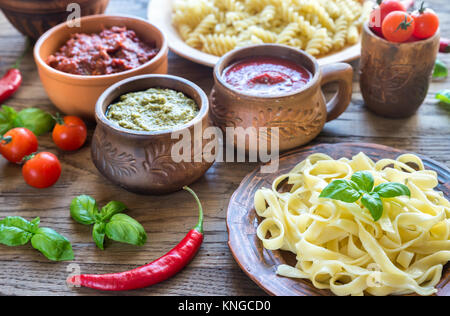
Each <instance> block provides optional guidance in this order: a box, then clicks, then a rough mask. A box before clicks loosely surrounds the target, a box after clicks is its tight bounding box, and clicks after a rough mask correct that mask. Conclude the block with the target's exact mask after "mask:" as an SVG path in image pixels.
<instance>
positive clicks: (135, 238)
mask: <svg viewBox="0 0 450 316" xmlns="http://www.w3.org/2000/svg"><path fill="white" fill-rule="evenodd" d="M105 233H106V236H108V238H109V239H112V240H115V241H118V242H123V243H127V244H131V245H136V246H142V245H144V244H145V242H146V241H147V234H146V232H145V229H144V227H142V225H141V224H139V223H138V222H137V221H136V220H134V219H133V218H131V217H130V216H128V215H125V214H116V215H114V216H113V217H112V218H111V221H110V222H109V223H108V224H106V230H105Z"/></svg>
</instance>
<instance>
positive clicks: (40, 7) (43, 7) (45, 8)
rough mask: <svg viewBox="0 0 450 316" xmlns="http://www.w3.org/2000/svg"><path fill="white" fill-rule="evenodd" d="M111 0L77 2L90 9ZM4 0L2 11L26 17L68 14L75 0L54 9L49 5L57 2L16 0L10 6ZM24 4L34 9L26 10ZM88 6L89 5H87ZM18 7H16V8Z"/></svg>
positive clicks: (0, 1)
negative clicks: (68, 9) (41, 14)
mask: <svg viewBox="0 0 450 316" xmlns="http://www.w3.org/2000/svg"><path fill="white" fill-rule="evenodd" d="M109 1H110V0H84V1H82V3H81V4H80V3H79V2H80V1H77V3H78V4H80V5H81V6H82V7H83V6H84V7H89V6H92V5H94V4H96V3H99V2H109ZM4 2H5V1H4V0H0V8H2V9H6V10H8V11H12V12H18V13H23V14H26V15H33V14H36V13H53V14H54V13H59V12H64V13H68V11H67V5H68V4H70V3H73V2H74V1H73V0H63V1H59V2H64V5H62V6H60V7H56V8H55V7H54V6H52V5H48V3H54V2H56V1H44V3H42V1H40V3H36V2H37V1H30V0H15V1H9V2H8V5H7V4H5V3H4ZM11 2H12V3H13V5H12V6H10V5H9V4H10V3H11ZM22 2H27V3H31V5H32V7H29V8H24V7H23V5H22ZM86 4H87V5H86ZM14 5H16V6H14Z"/></svg>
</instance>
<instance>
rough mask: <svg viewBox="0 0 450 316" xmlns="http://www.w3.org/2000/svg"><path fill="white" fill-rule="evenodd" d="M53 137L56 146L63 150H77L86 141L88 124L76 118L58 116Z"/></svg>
mask: <svg viewBox="0 0 450 316" xmlns="http://www.w3.org/2000/svg"><path fill="white" fill-rule="evenodd" d="M52 137H53V141H54V142H55V144H56V146H58V147H59V148H61V149H62V150H66V151H74V150H77V149H79V148H80V147H81V146H83V144H84V142H85V141H86V137H87V128H86V124H84V122H83V120H82V119H80V118H79V117H76V116H66V117H64V118H61V117H60V116H57V117H56V125H55V127H54V129H53V134H52Z"/></svg>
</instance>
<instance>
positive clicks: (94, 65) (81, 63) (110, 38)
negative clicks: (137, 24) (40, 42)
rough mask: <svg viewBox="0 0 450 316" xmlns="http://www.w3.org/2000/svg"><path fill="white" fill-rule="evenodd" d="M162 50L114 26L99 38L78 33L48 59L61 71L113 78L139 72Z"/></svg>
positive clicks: (95, 35) (96, 35) (100, 34)
mask: <svg viewBox="0 0 450 316" xmlns="http://www.w3.org/2000/svg"><path fill="white" fill-rule="evenodd" d="M158 52H159V50H158V49H157V48H155V47H154V46H152V45H148V44H146V43H144V42H142V41H141V40H140V39H139V38H138V37H137V35H136V33H135V32H134V31H132V30H128V29H127V28H126V27H117V26H114V27H112V28H110V29H105V30H103V31H102V32H100V33H99V34H83V33H76V34H73V35H72V36H71V38H70V39H69V40H68V41H67V42H66V43H65V44H64V45H63V46H62V47H61V48H60V49H59V51H58V52H56V53H54V54H53V55H50V56H49V57H48V58H47V64H48V65H49V66H50V67H53V68H55V69H57V70H59V71H62V72H65V73H69V74H73V75H83V76H99V75H109V74H114V73H119V72H123V71H126V70H130V69H134V68H137V67H139V66H141V65H143V64H145V63H146V62H148V61H150V60H152V59H153V57H155V56H156V55H157V54H158Z"/></svg>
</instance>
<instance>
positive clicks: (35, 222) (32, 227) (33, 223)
mask: <svg viewBox="0 0 450 316" xmlns="http://www.w3.org/2000/svg"><path fill="white" fill-rule="evenodd" d="M40 223H41V219H40V218H39V217H36V218H35V219H33V220H32V221H31V222H30V232H31V233H33V234H36V232H37V230H38V229H39V224H40Z"/></svg>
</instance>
